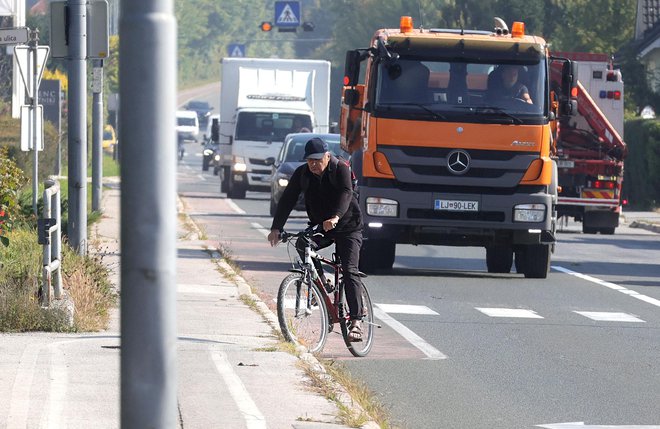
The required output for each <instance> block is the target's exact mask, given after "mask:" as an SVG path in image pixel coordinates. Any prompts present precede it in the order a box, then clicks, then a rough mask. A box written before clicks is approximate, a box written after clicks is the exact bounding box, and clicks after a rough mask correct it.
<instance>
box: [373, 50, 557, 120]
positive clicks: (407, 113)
mask: <svg viewBox="0 0 660 429" xmlns="http://www.w3.org/2000/svg"><path fill="white" fill-rule="evenodd" d="M544 61H545V60H544V59H543V58H541V59H536V60H528V61H527V62H525V63H513V62H510V61H507V62H496V61H493V60H489V62H477V61H476V60H471V61H467V60H455V59H443V58H439V59H433V60H430V59H424V60H418V59H413V58H406V57H401V58H400V59H399V60H397V61H396V62H395V63H390V64H385V63H384V62H383V63H381V64H379V66H378V68H377V78H376V81H377V88H376V103H375V109H376V112H377V114H379V115H380V116H385V117H403V118H413V117H414V118H417V119H421V120H435V121H438V120H439V121H456V120H465V121H468V122H482V121H489V122H498V121H499V122H503V123H511V122H515V123H521V122H520V121H523V122H529V121H533V122H536V121H539V120H541V119H542V117H543V114H544V111H546V110H547V106H546V105H545V100H546V99H547V97H546V85H547V83H546V82H547V80H546V72H545V70H546V68H545V62H544Z"/></svg>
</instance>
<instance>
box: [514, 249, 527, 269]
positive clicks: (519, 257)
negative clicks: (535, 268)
mask: <svg viewBox="0 0 660 429" xmlns="http://www.w3.org/2000/svg"><path fill="white" fill-rule="evenodd" d="M515 256H516V257H515V259H514V265H515V267H516V272H517V273H518V274H524V273H525V251H524V250H522V249H520V250H516V252H515Z"/></svg>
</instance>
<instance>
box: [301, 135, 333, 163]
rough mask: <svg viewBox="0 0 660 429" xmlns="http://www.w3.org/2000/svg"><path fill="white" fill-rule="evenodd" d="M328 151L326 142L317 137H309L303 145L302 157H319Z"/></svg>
mask: <svg viewBox="0 0 660 429" xmlns="http://www.w3.org/2000/svg"><path fill="white" fill-rule="evenodd" d="M327 151H328V144H327V143H326V142H324V141H323V140H321V139H320V138H318V137H314V138H312V139H310V140H309V141H308V142H307V144H306V145H305V157H304V159H321V158H323V155H325V153H326V152H327Z"/></svg>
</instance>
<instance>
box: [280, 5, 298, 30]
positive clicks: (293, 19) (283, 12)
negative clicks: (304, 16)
mask: <svg viewBox="0 0 660 429" xmlns="http://www.w3.org/2000/svg"><path fill="white" fill-rule="evenodd" d="M300 17H301V15H300V2H299V1H276V2H275V25H276V26H278V27H298V26H300Z"/></svg>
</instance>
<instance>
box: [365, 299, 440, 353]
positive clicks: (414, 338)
mask: <svg viewBox="0 0 660 429" xmlns="http://www.w3.org/2000/svg"><path fill="white" fill-rule="evenodd" d="M374 316H375V317H377V318H378V319H380V320H381V321H382V322H383V323H385V324H387V325H388V326H389V327H390V328H392V329H394V330H395V331H396V332H397V333H398V334H399V335H401V336H402V337H403V338H405V339H406V340H408V342H410V344H412V345H413V346H415V347H417V348H418V349H419V350H420V351H421V352H422V353H424V354H425V355H426V356H428V358H429V359H433V360H439V359H447V356H446V355H445V354H444V353H442V352H441V351H440V350H438V349H436V348H435V347H433V346H432V345H430V344H429V343H427V342H426V341H424V340H423V339H422V338H421V337H420V336H419V335H417V334H416V333H414V332H413V331H411V330H410V329H408V328H407V327H406V326H405V325H403V324H402V323H401V322H399V321H397V320H395V319H394V318H392V317H391V316H390V315H389V314H387V313H386V312H384V311H383V310H381V309H380V304H375V306H374Z"/></svg>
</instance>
